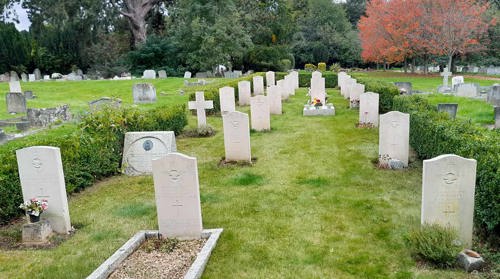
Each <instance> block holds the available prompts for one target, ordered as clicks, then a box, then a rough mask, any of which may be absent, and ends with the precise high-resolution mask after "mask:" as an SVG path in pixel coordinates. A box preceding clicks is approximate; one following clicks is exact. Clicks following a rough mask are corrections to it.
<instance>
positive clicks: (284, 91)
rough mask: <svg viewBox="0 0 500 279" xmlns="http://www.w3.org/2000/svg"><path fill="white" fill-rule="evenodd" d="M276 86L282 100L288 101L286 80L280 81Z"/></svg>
mask: <svg viewBox="0 0 500 279" xmlns="http://www.w3.org/2000/svg"><path fill="white" fill-rule="evenodd" d="M276 86H277V87H278V91H279V92H280V93H281V100H288V97H289V96H288V92H287V89H286V87H287V85H286V84H285V80H284V79H280V80H278V81H277V82H276Z"/></svg>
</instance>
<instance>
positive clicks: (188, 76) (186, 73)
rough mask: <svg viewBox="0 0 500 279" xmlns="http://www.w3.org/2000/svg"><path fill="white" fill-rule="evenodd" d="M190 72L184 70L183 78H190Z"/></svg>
mask: <svg viewBox="0 0 500 279" xmlns="http://www.w3.org/2000/svg"><path fill="white" fill-rule="evenodd" d="M191 76H192V74H191V72H184V78H191Z"/></svg>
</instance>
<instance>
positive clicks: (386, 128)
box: [378, 111, 410, 167]
mask: <svg viewBox="0 0 500 279" xmlns="http://www.w3.org/2000/svg"><path fill="white" fill-rule="evenodd" d="M379 125H380V128H379V151H378V154H379V158H384V156H388V158H387V159H388V160H399V161H401V162H402V163H403V165H404V166H405V167H407V166H408V151H409V148H410V146H409V138H410V115H409V114H407V113H402V112H399V111H390V112H388V113H386V114H382V115H380V124H379Z"/></svg>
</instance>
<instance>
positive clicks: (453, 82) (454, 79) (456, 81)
mask: <svg viewBox="0 0 500 279" xmlns="http://www.w3.org/2000/svg"><path fill="white" fill-rule="evenodd" d="M462 83H464V77H463V76H456V77H452V78H451V88H453V90H456V86H457V85H459V84H462Z"/></svg>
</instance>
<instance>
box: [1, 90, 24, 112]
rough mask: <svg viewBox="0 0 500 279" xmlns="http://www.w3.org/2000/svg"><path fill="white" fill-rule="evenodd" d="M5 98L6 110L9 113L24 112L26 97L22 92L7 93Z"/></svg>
mask: <svg viewBox="0 0 500 279" xmlns="http://www.w3.org/2000/svg"><path fill="white" fill-rule="evenodd" d="M5 99H6V101H7V111H8V112H9V113H25V112H26V98H25V97H24V95H23V93H7V94H6V95H5Z"/></svg>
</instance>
